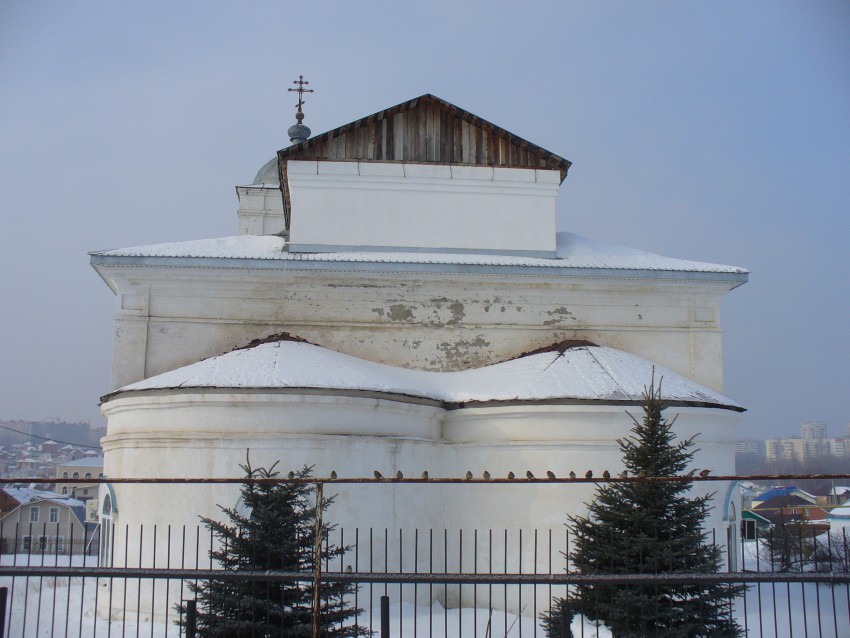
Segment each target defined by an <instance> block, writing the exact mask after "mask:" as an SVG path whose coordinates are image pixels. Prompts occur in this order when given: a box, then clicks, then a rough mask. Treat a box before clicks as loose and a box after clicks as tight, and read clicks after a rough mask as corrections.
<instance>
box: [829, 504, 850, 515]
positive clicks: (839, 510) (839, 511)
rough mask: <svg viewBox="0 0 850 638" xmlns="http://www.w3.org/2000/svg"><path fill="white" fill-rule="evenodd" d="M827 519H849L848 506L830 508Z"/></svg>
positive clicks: (849, 510)
mask: <svg viewBox="0 0 850 638" xmlns="http://www.w3.org/2000/svg"><path fill="white" fill-rule="evenodd" d="M827 518H850V505H842V506H841V507H834V508H832V509H831V510H830V511H829V514H827Z"/></svg>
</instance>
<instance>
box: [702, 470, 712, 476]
mask: <svg viewBox="0 0 850 638" xmlns="http://www.w3.org/2000/svg"><path fill="white" fill-rule="evenodd" d="M709 474H711V470H703V471H702V472H700V473H699V476H700V478H707V477H708V475H709Z"/></svg>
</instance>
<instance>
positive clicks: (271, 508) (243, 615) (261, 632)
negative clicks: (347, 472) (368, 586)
mask: <svg viewBox="0 0 850 638" xmlns="http://www.w3.org/2000/svg"><path fill="white" fill-rule="evenodd" d="M276 465H277V464H275V465H273V466H272V467H271V468H270V469H266V468H262V467H261V468H252V467H251V464H250V461H247V462H246V464H245V465H241V466H240V467H241V468H242V469H243V470H244V472H245V475H246V478H248V479H273V478H276V477H277V476H278V473H277V472H276V471H275V466H276ZM311 469H312V468H307V467H305V468H304V469H302V470H301V471H300V472H296V473H295V475H294V477H295V478H298V479H306V478H309V477H310V476H311ZM241 494H242V498H241V501H242V506H243V507H240V508H239V511H237V509H233V508H225V507H221V508H220V509H221V511H222V512H223V513H224V515H225V517H226V519H227V520H226V521H217V520H214V519H211V518H202V520H203V522H204V524H205V525H206V527H207V529H209V530H210V532H211V534H212V536H213V538H214V539H215V540H216V541H217V543H216V545H215V548H214V549H212V550H211V551H210V558H211V559H212V560H213V562H214V563H215V564H217V565H218V566H220V567H221V568H222V569H223V570H225V571H240V570H241V571H266V570H282V571H289V572H303V573H304V581H303V582H297V583H293V582H280V581H274V582H259V581H251V580H248V579H245V580H237V581H223V580H208V581H200V582H198V583H197V584H193V583H190V584H189V589H190V590H191V591H192V592H193V593H194V595H195V599H196V601H197V635H198V636H203V637H224V636H227V637H233V638H240V637H243V636H244V637H247V636H286V637H290V638H301V637H306V636H311V635H312V615H313V591H314V589H313V580H312V579H313V573H314V569H315V566H316V563H315V541H316V498H315V490H314V487H313V485H312V484H311V483H309V482H304V483H295V482H293V483H252V482H246V483H245V484H244V485H243V487H242V492H241ZM330 503H331V499H322V501H321V503H320V507H321V510H322V511H325V510H326V509H327V508H328V507H329V505H330ZM243 512H244V513H243ZM329 529H330V527H329V526H328V525H326V524H325V525H323V532H322V533H323V536H324V537H326V536H327V532H328V531H329ZM346 550H347V548H344V547H333V546H329V545H328V544H327V543H324V549H323V551H322V555H321V560H322V561H323V562H322V565H323V567H324V565H326V564H328V563H329V562H330V561H333V559H334V558H336V559H337V561H339V560H340V557H341V556H342V555H343V554H344V553H345V552H346ZM354 590H355V586H354V585H351V584H346V583H322V585H321V590H320V594H321V616H320V618H321V620H320V635H321V636H327V637H329V638H354V637H358V636H367V635H369V634H370V632H369V631H367V630H366V629H364V628H363V627H361V626H359V625H357V624H356V623H351V622H350V621H351V620H352V619H353V618H355V617H356V615H357V613H359V611H360V610H358V609H354V608H352V607H351V606H350V604H349V603H350V600H351V596H352V595H353V593H354ZM178 611H179V613H180V620H179V621H178V624H179V625H181V626H183V627H185V625H186V608H185V606H184V605H178Z"/></svg>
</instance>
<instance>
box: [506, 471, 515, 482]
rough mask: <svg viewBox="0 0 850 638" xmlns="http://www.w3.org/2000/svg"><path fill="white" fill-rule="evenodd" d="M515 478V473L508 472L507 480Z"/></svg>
mask: <svg viewBox="0 0 850 638" xmlns="http://www.w3.org/2000/svg"><path fill="white" fill-rule="evenodd" d="M515 478H516V474H514V473H513V472H508V480H510V481H513V480H514V479H515Z"/></svg>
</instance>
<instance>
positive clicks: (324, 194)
mask: <svg viewBox="0 0 850 638" xmlns="http://www.w3.org/2000/svg"><path fill="white" fill-rule="evenodd" d="M290 136H291V137H292V138H293V144H292V145H291V146H289V147H288V148H285V149H283V150H281V151H279V152H278V154H277V157H275V158H274V159H272V160H271V161H270V162H269V163H268V164H266V165H265V166H263V167H262V168H261V169H260V171H259V173H258V174H257V177H256V178H255V180H254V183H253V184H250V185H246V186H238V187H237V188H236V192H237V195H238V198H239V207H238V211H237V215H238V231H237V234H235V235H233V236H231V237H224V238H218V239H201V240H197V241H187V242H179V243H170V244H159V245H152V246H138V247H132V248H122V249H117V250H108V251H99V252H94V253H91V263H92V265H93V266H94V268H95V269H96V270H97V272H98V274H99V275H100V276H101V277H102V278H103V280H104V281H105V282H106V284H107V285H108V286H109V288H110V289H111V290H112V292H113V293H114V294H115V296H116V306H115V329H114V337H113V339H114V342H113V364H112V381H111V389H110V390H109V392H108V393H106V395H105V396H104V397H103V399H102V411H103V414H104V415H105V417H106V418H107V421H108V424H107V434H106V437H105V438H104V439H103V449H104V455H105V465H104V472H105V474H106V476H108V477H110V478H155V477H165V478H168V477H175V478H179V477H183V478H204V477H239V476H241V470H240V469H239V464H240V463H244V461H245V455H246V449H249V448H250V451H251V452H250V454H251V462H252V464H253V465H254V466H260V465H267V466H268V465H271V464H272V463H274V462H275V461H280V464H279V466H278V467H279V468H280V469H281V470H282V471H283V473H284V474H285V473H286V472H288V471H289V470H290V469H300V468H302V467H303V466H305V465H309V466H314V475H315V476H319V477H327V476H330V473H331V472H332V471H333V472H336V475H337V476H339V477H340V478H346V477H352V478H365V477H372V476H373V473H374V472H375V471H377V472H379V473H380V474H381V475H382V476H384V477H395V476H396V475H397V473H398V472H401V473H402V474H403V475H404V476H405V477H419V476H421V475H422V473H423V472H424V471H427V472H428V473H429V476H430V477H431V478H440V477H449V478H459V477H464V476H466V475H467V472H470V473H471V475H472V476H473V477H475V478H480V477H481V476H483V475H484V472H485V471H486V472H488V473H489V475H490V476H492V477H499V478H504V477H506V476H508V473H509V472H512V473H514V474H515V475H516V477H517V485H516V486H514V485H504V484H500V485H499V486H487V485H479V484H475V485H469V486H463V485H461V486H446V485H437V486H434V485H423V484H402V485H400V484H380V485H375V484H369V485H350V484H338V485H331V486H328V487H327V488H326V489H328V490H331V488H333V489H332V491H333V492H338V497H337V501H336V503H335V504H334V505H333V507H332V508H331V509H330V510H329V512H328V514H327V516H328V518H329V519H330V520H332V521H333V522H335V523H337V524H339V525H340V526H342V527H345V528H350V527H361V528H363V527H365V528H368V527H376V528H382V529H383V528H389V529H396V530H397V529H417V528H419V529H422V528H426V529H427V528H432V529H444V528H445V529H455V530H456V529H485V528H486V529H519V528H535V529H557V530H559V532H558V533H559V534H562V531H560V530H563V529H564V527H563V525H564V522H565V520H566V515H567V514H568V513H574V514H581V513H584V512H585V511H586V507H585V505H584V503H585V502H586V501H587V500H588V499H589V498H590V497H591V496H592V493H593V485H592V484H583V485H572V486H571V485H564V484H560V485H545V484H543V483H542V482H541V483H540V484H539V485H534V486H530V485H526V484H525V483H524V481H527V479H526V472H531V473H532V475H533V476H534V477H545V476H546V475H547V471H549V472H553V473H554V474H555V475H556V476H558V477H564V476H567V475H568V474H569V472H571V471H573V472H576V473H577V474H579V475H580V476H584V474H585V472H586V471H587V470H592V471H593V472H594V474H595V475H596V476H599V475H601V474H602V472H603V471H605V470H607V471H610V472H611V473H612V474H616V473H619V472H620V471H621V470H622V462H621V458H620V457H621V454H620V450H619V447H618V445H617V439H620V438H623V437H624V436H628V434H629V430H630V428H631V425H632V424H631V421H630V418H629V416H628V414H627V411H629V412H631V413H633V414H635V415H637V416H639V415H640V402H641V395H642V392H643V389H644V386H646V385H648V384H649V383H650V380H651V378H652V374H653V370H654V374H655V378H656V380H657V379H658V378H660V377H661V378H663V381H662V385H661V388H662V394H663V396H664V398H665V399H666V400H667V401H668V402H669V405H670V406H671V407H670V409H669V411H668V415H669V416H673V414H677V415H678V419H677V421H676V425H675V428H674V429H675V432H676V434H677V435H678V436H679V437H680V438H686V437H689V436H692V435H697V442H698V447H699V452H698V453H697V457H696V467H697V468H710V469H711V470H712V471H713V472H714V473H715V474H733V473H734V452H735V439H736V433H735V426H736V424H737V423H738V422H739V418H740V413H741V412H742V410H743V408H742V407H741V406H739V405H738V404H737V403H735V402H734V401H733V400H732V399H729V398H727V397H726V396H724V395H723V394H722V392H723V349H722V334H721V327H720V322H719V305H720V301H721V299H722V298H723V296H724V295H725V294H726V293H728V292H729V291H731V290H732V289H734V288H736V287H737V286H739V285H741V284H742V283H745V282H746V281H747V272H746V271H745V270H744V269H742V268H738V267H731V266H723V265H716V264H709V263H702V262H694V261H685V260H680V259H672V258H667V257H662V256H659V255H655V254H651V253H647V252H644V251H641V250H637V249H632V248H625V247H621V246H614V245H610V244H607V243H604V242H602V241H597V240H591V239H587V238H584V237H580V236H577V235H575V234H572V233H569V232H563V233H559V232H556V198H557V197H558V193H559V190H560V187H561V184H562V182H563V181H564V179H565V178H566V176H567V171H568V170H569V167H570V162H569V161H567V160H565V159H563V158H562V157H559V156H558V155H556V154H554V153H552V152H550V151H547V150H545V149H543V148H540V147H538V146H536V145H534V144H532V143H530V142H528V141H526V140H524V139H522V138H520V137H518V136H516V135H515V134H513V133H511V132H509V131H506V130H504V129H501V128H499V127H498V126H496V125H494V124H491V123H490V122H488V121H486V120H484V119H482V118H481V117H479V116H477V115H474V114H472V113H469V112H468V111H465V110H463V109H461V108H459V107H457V106H454V105H453V104H450V103H449V102H446V101H444V100H442V99H440V98H437V97H434V96H432V95H423V96H421V97H418V98H415V99H413V100H410V101H407V102H404V103H402V104H398V105H396V106H393V107H391V108H387V109H385V110H383V111H380V112H378V113H374V114H372V115H369V116H368V117H364V118H362V119H359V120H356V121H354V122H351V123H349V124H345V125H343V126H340V127H339V128H336V129H333V130H331V131H328V132H326V133H323V134H321V135H317V136H315V137H310V132H309V129H307V128H306V127H305V126H303V124H301V123H300V118H299V124H297V125H296V126H294V127H292V128H291V129H290ZM702 487H705V489H702V491H701V493H704V492H709V491H716V492H717V496H716V497H715V501H714V505H715V507H714V509H713V510H712V513H711V517H712V518H711V525H712V526H714V527H715V528H716V529H717V530H719V531H722V533H723V534H726V533H727V532H728V533H730V534H733V535H734V534H736V533H737V532H736V521H735V505H734V504H733V502H732V499H731V497H730V494H731V492H730V488H731V486H729V485H726V484H711V485H707V486H706V485H704V484H703V485H698V486H697V488H695V489H700V488H702ZM163 489H164V488H162V487H159V486H155V485H135V484H134V485H130V484H114V485H112V486H111V487H110V489H109V490H107V491H104V497H103V502H102V505H101V509H102V511H103V513H104V521H105V522H112V523H115V524H118V525H120V526H121V527H122V528H123V527H124V526H125V525H128V526H129V529H137V528H138V527H139V526H140V525H144V526H145V527H146V528H147V527H148V526H152V525H160V526H165V525H183V524H186V525H192V526H195V525H197V524H198V517H199V516H215V515H217V514H218V512H219V510H218V507H217V506H218V505H224V506H232V505H233V504H234V503H235V501H236V498H237V497H238V486H235V485H216V486H203V487H201V488H199V487H198V486H191V485H188V486H169V487H168V488H167V490H168V496H167V498H163V497H162V491H161V490H163ZM719 538H724V537H719ZM122 542H123V539H121V538H116V539H115V543H116V544H118V545H120V543H122ZM124 549H125V548H122V547H118V548H117V549H116V550H115V551H116V555H122V556H123V554H124ZM143 551H148V549H147V547H146V548H145V549H144V550H143ZM137 555H138V551H137V550H136V549H135V547H134V548H133V549H131V550H130V551H129V556H130V557H131V560H134V557H136V556H137Z"/></svg>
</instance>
